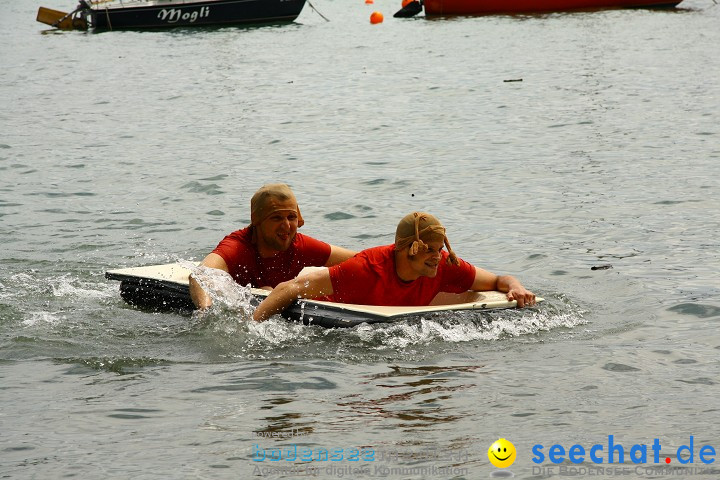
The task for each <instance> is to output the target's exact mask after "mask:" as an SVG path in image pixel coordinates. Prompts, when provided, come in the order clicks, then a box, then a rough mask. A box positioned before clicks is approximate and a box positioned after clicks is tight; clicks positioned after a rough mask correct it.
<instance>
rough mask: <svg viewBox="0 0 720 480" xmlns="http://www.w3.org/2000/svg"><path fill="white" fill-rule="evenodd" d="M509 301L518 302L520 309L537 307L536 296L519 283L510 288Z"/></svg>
mask: <svg viewBox="0 0 720 480" xmlns="http://www.w3.org/2000/svg"><path fill="white" fill-rule="evenodd" d="M507 299H508V300H510V301H512V300H517V306H518V307H519V308H523V307H531V306H533V305H535V294H534V293H532V292H531V291H530V290H527V289H526V288H525V287H523V286H522V285H520V284H519V283H518V284H517V285H513V286H512V287H510V290H508V292H507Z"/></svg>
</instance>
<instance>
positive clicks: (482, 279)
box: [472, 267, 535, 308]
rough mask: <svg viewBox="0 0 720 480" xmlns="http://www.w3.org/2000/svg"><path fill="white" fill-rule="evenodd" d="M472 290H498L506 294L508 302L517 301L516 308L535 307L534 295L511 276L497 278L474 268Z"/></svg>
mask: <svg viewBox="0 0 720 480" xmlns="http://www.w3.org/2000/svg"><path fill="white" fill-rule="evenodd" d="M472 290H477V291H485V290H498V291H500V292H504V293H507V299H508V300H517V304H518V307H520V308H522V307H524V306H526V305H527V306H531V305H535V294H534V293H532V292H531V291H529V290H527V289H526V288H525V287H523V285H522V284H521V283H520V281H519V280H518V279H517V278H515V277H513V276H512V275H502V276H498V275H495V274H494V273H491V272H488V271H487V270H483V269H482V268H478V267H475V281H474V282H473V285H472Z"/></svg>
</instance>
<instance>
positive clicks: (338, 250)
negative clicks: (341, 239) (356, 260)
mask: <svg viewBox="0 0 720 480" xmlns="http://www.w3.org/2000/svg"><path fill="white" fill-rule="evenodd" d="M356 253H357V252H355V251H353V250H348V249H347V248H343V247H336V246H335V245H330V257H329V258H328V261H327V262H325V266H326V267H332V266H333V265H337V264H338V263H342V262H344V261H345V260H347V259H348V258H352V257H354V256H355V254H356Z"/></svg>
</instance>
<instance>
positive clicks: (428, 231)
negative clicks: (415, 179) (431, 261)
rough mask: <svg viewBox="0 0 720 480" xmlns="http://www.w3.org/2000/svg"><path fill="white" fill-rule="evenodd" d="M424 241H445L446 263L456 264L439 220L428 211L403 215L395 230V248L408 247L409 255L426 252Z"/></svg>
mask: <svg viewBox="0 0 720 480" xmlns="http://www.w3.org/2000/svg"><path fill="white" fill-rule="evenodd" d="M423 240H425V242H434V241H440V242H443V243H445V246H446V247H447V250H448V254H449V256H448V264H450V263H452V264H454V265H457V264H458V259H457V256H456V255H455V252H453V250H452V248H450V242H449V241H448V239H447V236H446V235H445V227H443V225H442V223H440V220H438V219H437V218H436V217H435V216H433V215H430V214H429V213H424V212H413V213H410V214H408V215H405V216H404V217H403V219H402V220H400V223H398V226H397V230H396V231H395V250H402V249H404V248H405V247H410V255H416V254H418V253H422V252H426V251H427V249H428V246H427V244H426V243H425V242H424V241H423Z"/></svg>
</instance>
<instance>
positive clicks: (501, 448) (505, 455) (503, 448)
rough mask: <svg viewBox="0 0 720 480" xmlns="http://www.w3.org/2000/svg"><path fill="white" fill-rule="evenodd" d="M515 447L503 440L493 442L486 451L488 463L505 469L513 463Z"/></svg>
mask: <svg viewBox="0 0 720 480" xmlns="http://www.w3.org/2000/svg"><path fill="white" fill-rule="evenodd" d="M515 453H516V452H515V445H513V444H512V443H510V442H508V441H507V440H505V439H504V438H500V439H498V440H496V441H495V443H493V444H492V445H490V448H489V449H488V458H489V459H490V463H492V464H493V465H495V466H496V467H498V468H507V467H509V466H510V465H512V464H513V462H514V461H515Z"/></svg>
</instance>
